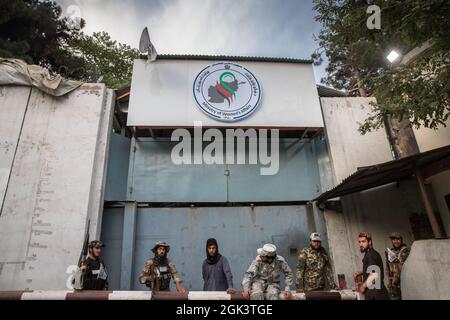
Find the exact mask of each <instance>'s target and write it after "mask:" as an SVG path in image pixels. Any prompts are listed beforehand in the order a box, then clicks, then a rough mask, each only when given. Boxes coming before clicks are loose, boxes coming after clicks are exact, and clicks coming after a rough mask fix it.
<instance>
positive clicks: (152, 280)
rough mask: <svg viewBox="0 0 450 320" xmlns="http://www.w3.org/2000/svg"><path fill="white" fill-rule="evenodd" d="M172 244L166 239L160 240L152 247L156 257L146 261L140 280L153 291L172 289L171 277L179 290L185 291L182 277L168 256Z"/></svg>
mask: <svg viewBox="0 0 450 320" xmlns="http://www.w3.org/2000/svg"><path fill="white" fill-rule="evenodd" d="M169 251H170V246H169V245H168V244H167V243H166V242H164V241H158V242H157V243H156V244H155V246H154V247H153V249H152V252H153V253H154V255H155V256H154V257H153V258H152V259H150V260H148V261H147V262H146V263H145V266H144V270H143V271H142V273H141V276H140V277H139V282H140V283H142V284H145V285H146V286H147V287H149V288H150V289H151V290H152V291H170V279H171V278H172V279H173V281H174V282H175V286H176V289H177V291H178V292H180V293H185V292H186V290H185V289H184V288H183V287H182V286H181V282H182V281H181V278H180V276H179V275H178V272H177V269H176V268H175V265H174V264H173V263H172V262H171V261H170V260H169V259H168V258H167V254H168V253H169Z"/></svg>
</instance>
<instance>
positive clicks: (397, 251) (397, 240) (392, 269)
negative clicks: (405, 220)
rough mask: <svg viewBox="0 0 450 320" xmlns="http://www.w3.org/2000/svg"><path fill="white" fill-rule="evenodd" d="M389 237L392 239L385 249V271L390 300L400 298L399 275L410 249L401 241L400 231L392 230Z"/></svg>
mask: <svg viewBox="0 0 450 320" xmlns="http://www.w3.org/2000/svg"><path fill="white" fill-rule="evenodd" d="M389 238H390V239H391V241H392V248H390V249H389V248H388V249H387V250H386V251H385V254H386V273H387V276H388V279H389V284H388V289H389V294H390V296H391V299H392V300H401V298H402V292H401V288H400V276H401V272H402V267H403V264H404V263H405V261H406V259H407V258H408V256H409V252H410V249H409V248H408V247H407V246H406V244H405V243H403V237H402V235H401V234H400V233H398V232H393V233H392V234H391V236H390V237H389Z"/></svg>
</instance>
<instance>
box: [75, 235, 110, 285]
mask: <svg viewBox="0 0 450 320" xmlns="http://www.w3.org/2000/svg"><path fill="white" fill-rule="evenodd" d="M104 246H105V245H104V244H103V243H102V242H101V241H99V240H93V241H91V242H89V245H88V248H89V255H88V257H87V258H86V260H85V261H83V262H82V264H81V267H80V270H81V272H82V282H83V287H82V288H83V290H107V289H108V282H107V279H108V275H107V274H106V268H105V264H104V263H103V259H102V258H101V256H100V255H101V252H102V248H103V247H104Z"/></svg>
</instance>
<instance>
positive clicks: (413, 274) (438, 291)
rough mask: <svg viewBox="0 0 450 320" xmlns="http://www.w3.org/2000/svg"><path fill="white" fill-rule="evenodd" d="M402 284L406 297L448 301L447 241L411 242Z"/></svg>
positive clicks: (449, 261)
mask: <svg viewBox="0 0 450 320" xmlns="http://www.w3.org/2000/svg"><path fill="white" fill-rule="evenodd" d="M401 283H402V298H403V299H405V300H449V299H450V290H449V286H450V240H420V241H416V242H414V244H413V246H412V249H411V254H410V255H409V257H408V260H406V263H405V264H404V265H403V270H402V279H401Z"/></svg>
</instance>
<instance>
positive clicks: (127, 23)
mask: <svg viewBox="0 0 450 320" xmlns="http://www.w3.org/2000/svg"><path fill="white" fill-rule="evenodd" d="M57 2H58V3H60V4H61V5H62V7H63V11H64V12H65V10H66V9H67V7H68V6H69V5H77V6H79V8H80V12H81V16H82V17H83V18H84V19H85V20H86V22H87V25H86V27H85V29H84V31H85V32H86V33H88V34H91V33H92V32H94V31H102V30H104V31H107V32H108V33H109V34H110V35H111V37H112V38H113V39H115V40H118V41H119V42H122V43H127V44H129V45H131V46H132V47H138V43H139V37H140V34H141V31H142V29H143V28H144V27H145V26H148V28H149V31H150V36H151V39H152V42H153V44H154V45H155V47H156V50H157V51H158V53H179V54H188V53H192V54H223V55H251V56H274V57H294V58H306V59H308V58H309V57H310V55H311V53H313V51H314V50H315V49H316V48H317V43H316V42H315V41H314V40H313V34H318V32H319V30H320V25H319V24H318V23H317V22H315V21H314V12H313V10H312V1H298V0H283V1H279V0H226V1H224V0H164V1H163V0H145V1H144V0H134V1H119V0H108V1H105V0H58V1H57ZM315 73H316V78H317V80H318V81H319V80H320V77H322V76H324V66H321V67H319V68H315Z"/></svg>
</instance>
